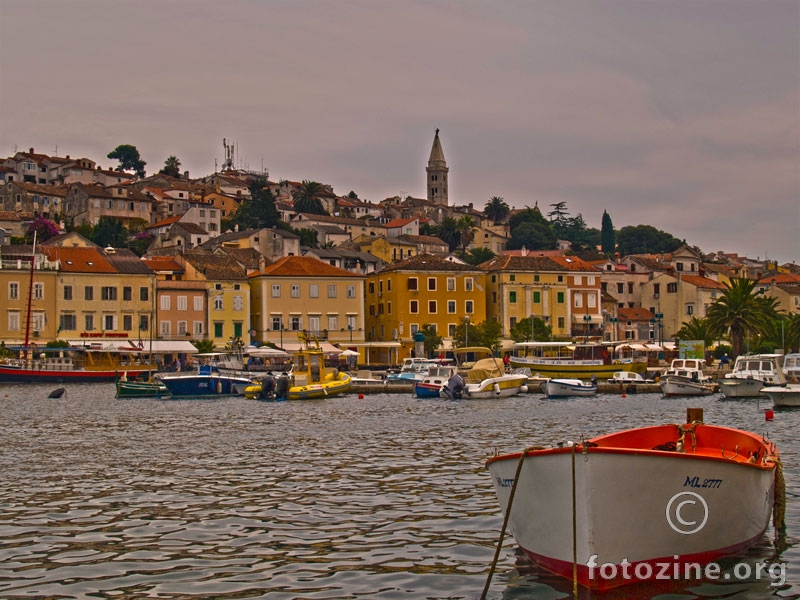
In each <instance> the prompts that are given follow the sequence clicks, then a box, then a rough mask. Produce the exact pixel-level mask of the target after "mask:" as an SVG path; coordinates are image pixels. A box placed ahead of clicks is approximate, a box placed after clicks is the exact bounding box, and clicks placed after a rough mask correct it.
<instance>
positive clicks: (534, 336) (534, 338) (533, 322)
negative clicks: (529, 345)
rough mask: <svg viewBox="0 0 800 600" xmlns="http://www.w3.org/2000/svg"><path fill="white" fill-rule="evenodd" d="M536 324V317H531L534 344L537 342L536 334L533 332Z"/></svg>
mask: <svg viewBox="0 0 800 600" xmlns="http://www.w3.org/2000/svg"><path fill="white" fill-rule="evenodd" d="M535 323H536V316H535V315H531V341H532V342H535V341H536V333H535V332H534V330H533V327H534V324H535Z"/></svg>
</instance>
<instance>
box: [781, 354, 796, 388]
mask: <svg viewBox="0 0 800 600" xmlns="http://www.w3.org/2000/svg"><path fill="white" fill-rule="evenodd" d="M783 374H784V376H785V377H786V379H787V380H788V381H790V382H791V383H800V353H798V352H790V353H789V354H787V355H786V356H785V357H784V359H783Z"/></svg>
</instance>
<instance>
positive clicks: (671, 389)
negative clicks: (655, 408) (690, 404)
mask: <svg viewBox="0 0 800 600" xmlns="http://www.w3.org/2000/svg"><path fill="white" fill-rule="evenodd" d="M660 386H661V393H662V394H664V395H665V396H709V395H711V394H713V393H714V392H715V391H716V386H715V385H714V384H712V383H702V382H697V381H692V380H690V379H684V378H682V377H674V376H673V377H664V378H662V379H661V382H660Z"/></svg>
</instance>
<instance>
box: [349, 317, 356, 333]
mask: <svg viewBox="0 0 800 600" xmlns="http://www.w3.org/2000/svg"><path fill="white" fill-rule="evenodd" d="M347 328H348V329H349V330H350V331H357V330H358V317H357V316H356V315H347Z"/></svg>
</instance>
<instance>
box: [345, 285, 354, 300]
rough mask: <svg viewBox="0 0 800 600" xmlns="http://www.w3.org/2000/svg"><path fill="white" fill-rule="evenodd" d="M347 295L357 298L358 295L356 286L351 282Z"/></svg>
mask: <svg viewBox="0 0 800 600" xmlns="http://www.w3.org/2000/svg"><path fill="white" fill-rule="evenodd" d="M347 297H348V298H355V297H356V286H355V285H353V284H349V285H348V286H347Z"/></svg>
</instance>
